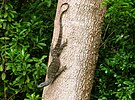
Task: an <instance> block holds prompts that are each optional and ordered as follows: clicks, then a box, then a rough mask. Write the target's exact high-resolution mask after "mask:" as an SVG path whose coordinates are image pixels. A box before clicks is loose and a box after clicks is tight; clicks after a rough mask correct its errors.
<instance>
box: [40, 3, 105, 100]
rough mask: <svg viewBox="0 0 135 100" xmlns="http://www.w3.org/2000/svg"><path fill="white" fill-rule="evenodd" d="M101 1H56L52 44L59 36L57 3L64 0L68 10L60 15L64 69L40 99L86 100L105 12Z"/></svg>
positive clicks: (46, 88) (45, 89)
mask: <svg viewBox="0 0 135 100" xmlns="http://www.w3.org/2000/svg"><path fill="white" fill-rule="evenodd" d="M101 1H102V0H63V1H62V0H59V2H58V7H57V12H56V18H55V28H54V34H53V41H52V43H53V45H55V44H56V42H57V37H58V35H59V16H60V15H59V13H60V11H61V10H60V6H61V4H62V3H65V2H67V3H68V4H69V9H68V11H67V12H66V13H65V14H64V15H63V18H62V25H63V39H62V41H63V42H64V41H65V40H66V39H67V40H68V44H67V47H66V48H64V50H63V52H62V54H61V56H60V60H61V65H62V66H64V65H66V67H67V70H65V72H63V73H62V74H61V75H60V76H59V77H58V78H57V79H56V80H55V81H54V82H53V84H51V85H49V86H48V87H45V88H44V90H43V96H42V97H43V100H90V91H91V89H92V83H93V77H94V71H95V67H96V62H97V59H98V50H99V44H100V36H101V23H102V18H103V14H104V12H105V9H104V8H102V7H101V6H100V3H101Z"/></svg>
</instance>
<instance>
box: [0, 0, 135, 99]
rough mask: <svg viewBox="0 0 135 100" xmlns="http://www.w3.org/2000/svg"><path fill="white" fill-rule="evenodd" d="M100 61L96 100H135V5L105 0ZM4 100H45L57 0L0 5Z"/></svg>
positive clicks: (7, 0)
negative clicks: (39, 86)
mask: <svg viewBox="0 0 135 100" xmlns="http://www.w3.org/2000/svg"><path fill="white" fill-rule="evenodd" d="M103 4H104V5H105V6H107V13H106V15H105V18H104V25H103V28H102V31H103V34H102V43H101V47H100V52H99V54H100V56H99V60H98V64H97V69H96V73H95V79H94V80H95V81H94V84H93V90H92V95H91V100H134V98H135V79H134V78H135V74H134V72H135V45H134V44H135V35H134V34H135V33H134V32H135V24H134V23H135V1H134V0H104V2H103ZM0 5H1V6H0V76H1V77H0V99H2V100H3V99H5V100H18V99H20V100H40V99H41V95H42V89H39V88H37V84H39V83H40V82H42V81H44V77H45V73H46V69H47V61H48V54H49V47H50V42H51V37H52V32H53V22H54V17H55V10H56V5H57V1H56V0H27V2H26V0H1V1H0Z"/></svg>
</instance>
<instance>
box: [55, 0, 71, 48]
mask: <svg viewBox="0 0 135 100" xmlns="http://www.w3.org/2000/svg"><path fill="white" fill-rule="evenodd" d="M64 5H67V8H66V9H65V10H63V11H62V12H61V14H60V19H59V25H60V30H59V37H58V41H57V44H56V46H55V47H56V48H59V47H60V45H61V40H62V29H63V28H62V16H63V14H64V13H65V12H66V11H67V10H68V8H69V4H68V3H63V4H62V5H61V8H62V6H64Z"/></svg>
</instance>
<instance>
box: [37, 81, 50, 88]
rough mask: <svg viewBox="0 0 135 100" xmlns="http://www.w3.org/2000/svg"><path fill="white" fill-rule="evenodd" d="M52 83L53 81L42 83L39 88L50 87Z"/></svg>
mask: <svg viewBox="0 0 135 100" xmlns="http://www.w3.org/2000/svg"><path fill="white" fill-rule="evenodd" d="M51 83H52V80H47V81H45V82H42V83H40V84H39V85H38V86H37V87H38V88H41V87H45V86H48V85H49V84H51Z"/></svg>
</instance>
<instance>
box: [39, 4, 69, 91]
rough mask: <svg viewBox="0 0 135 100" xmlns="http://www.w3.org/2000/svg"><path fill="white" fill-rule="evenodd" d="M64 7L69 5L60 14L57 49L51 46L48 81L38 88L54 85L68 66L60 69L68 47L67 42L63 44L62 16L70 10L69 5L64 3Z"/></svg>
mask: <svg viewBox="0 0 135 100" xmlns="http://www.w3.org/2000/svg"><path fill="white" fill-rule="evenodd" d="M63 5H67V8H66V9H65V10H63V11H62V12H61V14H60V19H59V25H60V30H59V37H58V40H57V43H56V45H55V47H54V48H53V47H52V45H51V51H50V52H51V56H52V61H51V63H50V65H49V67H48V72H47V74H48V79H47V80H46V81H44V82H42V83H40V84H39V85H38V86H37V87H38V88H40V87H44V86H48V85H49V84H52V83H53V82H54V80H55V79H56V78H57V77H58V76H59V75H60V74H61V73H62V72H63V71H64V70H65V69H67V68H66V66H63V67H62V68H60V66H61V63H60V58H59V57H60V54H61V52H62V50H63V48H64V47H66V46H67V40H66V42H64V43H63V44H61V41H62V16H63V14H64V13H65V12H66V11H67V10H68V8H69V4H68V3H63V4H62V5H61V8H62V6H63Z"/></svg>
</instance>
